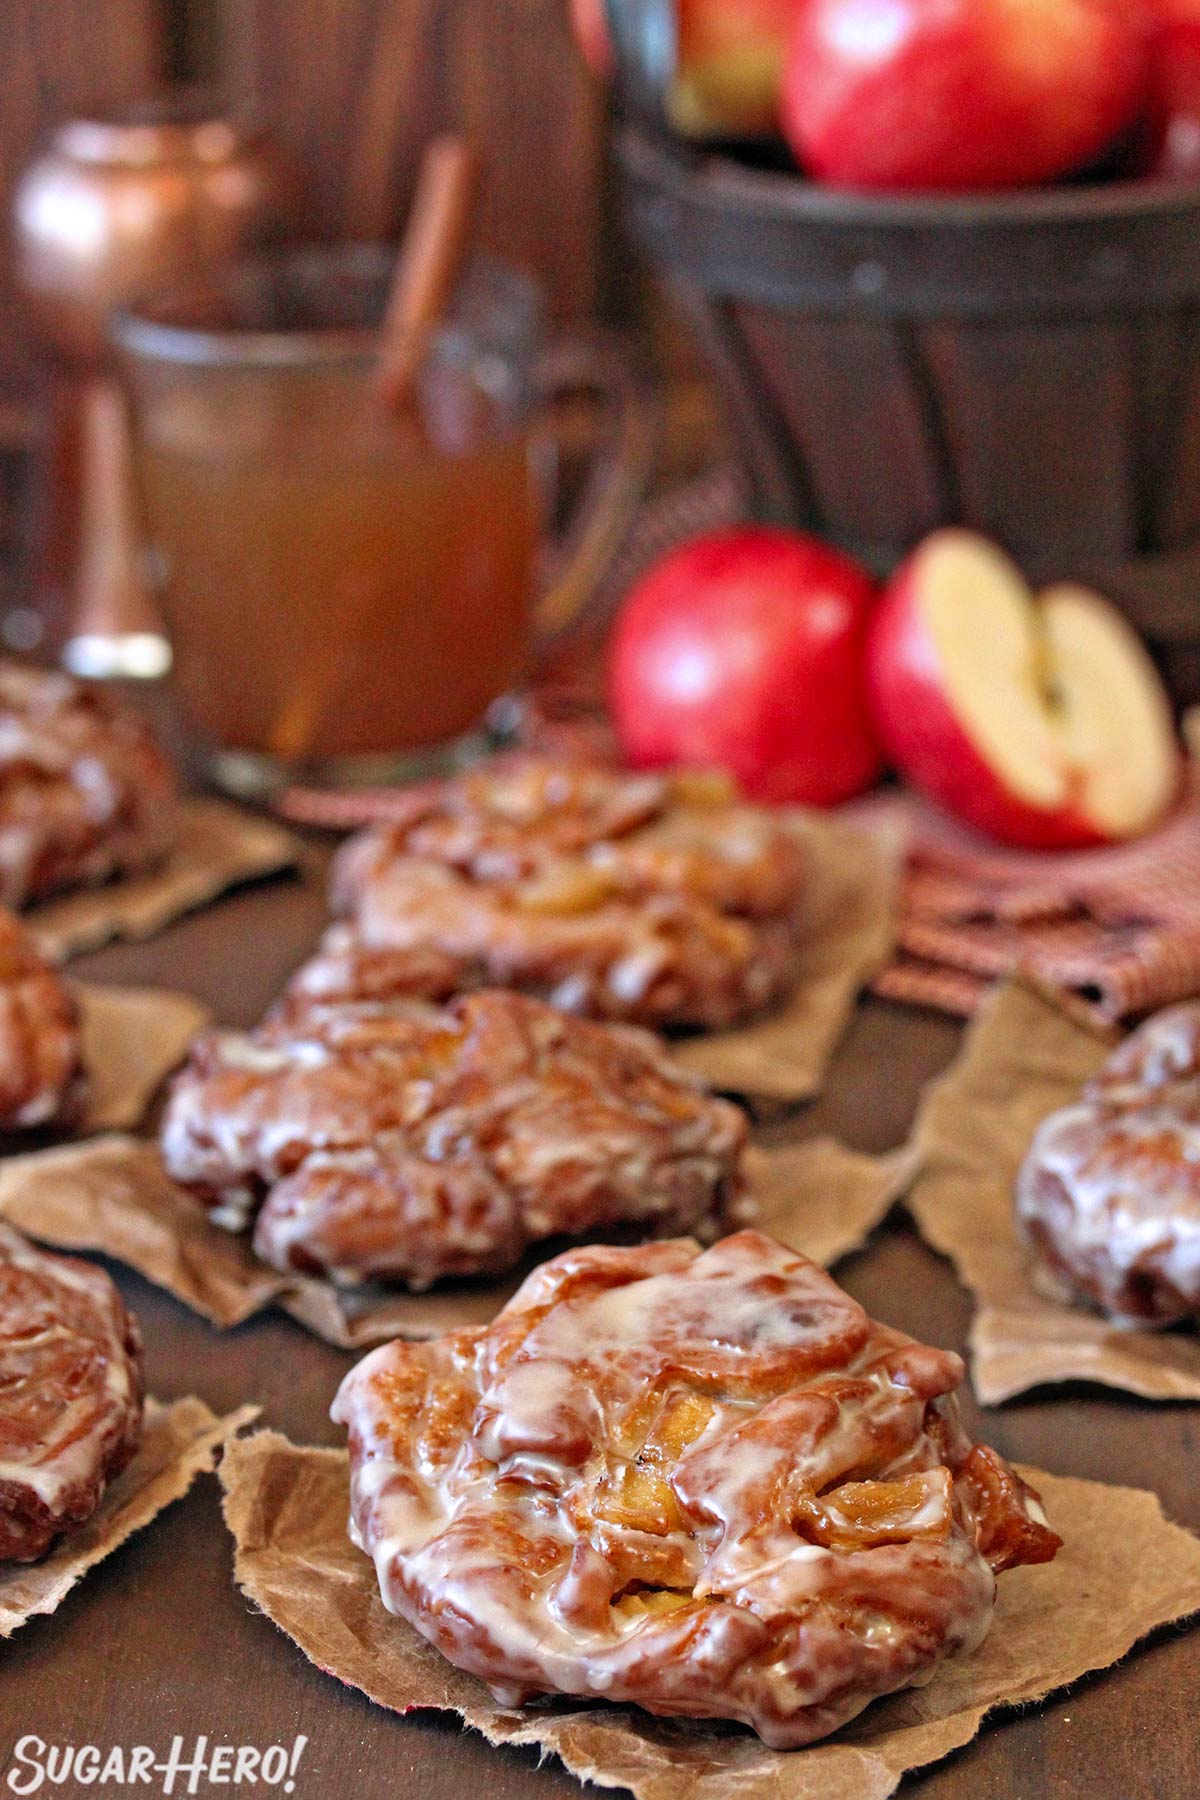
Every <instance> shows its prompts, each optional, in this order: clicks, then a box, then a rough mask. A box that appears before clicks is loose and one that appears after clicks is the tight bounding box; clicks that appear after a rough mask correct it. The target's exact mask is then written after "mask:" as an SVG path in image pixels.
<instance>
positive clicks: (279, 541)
mask: <svg viewBox="0 0 1200 1800" xmlns="http://www.w3.org/2000/svg"><path fill="white" fill-rule="evenodd" d="M381 424H382V428H383V430H384V431H385V432H389V431H390V432H391V434H392V435H394V439H395V441H394V443H393V444H390V445H387V446H386V447H384V448H382V449H381V452H380V454H379V455H376V456H372V455H370V454H366V453H364V454H363V455H362V456H361V457H359V458H352V457H351V456H350V455H348V454H347V453H346V451H347V448H348V446H346V445H345V440H344V437H343V442H342V444H341V445H339V444H338V442H337V440H336V439H335V440H334V441H333V442H332V443H330V442H329V441H324V442H323V441H322V440H321V439H320V438H313V439H309V440H308V441H306V442H303V443H301V444H299V445H298V446H297V447H296V450H295V452H294V453H293V454H292V455H290V456H288V457H286V458H285V457H274V456H270V455H262V456H251V457H247V458H245V459H238V458H236V457H233V456H230V455H205V454H204V452H203V448H202V447H191V448H190V447H189V446H188V445H187V444H186V442H185V443H177V444H172V443H171V442H170V441H169V439H164V438H161V437H157V436H156V437H155V438H154V439H152V440H151V441H150V442H149V443H147V444H146V445H145V446H144V448H143V451H142V457H141V477H142V484H143V491H144V495H145V503H146V509H147V512H148V515H149V517H150V519H151V521H152V524H153V527H154V529H155V533H156V542H157V545H158V547H159V551H160V554H161V556H162V558H163V576H164V580H163V606H164V611H165V613H166V617H167V623H168V629H169V631H170V634H171V640H172V644H173V649H174V659H175V660H174V671H173V673H174V680H175V683H176V688H177V692H178V695H179V699H180V703H181V705H182V707H183V709H184V711H185V713H186V715H187V717H188V719H189V721H190V722H191V723H192V725H193V726H195V727H196V728H198V729H199V730H200V731H201V732H202V733H203V734H204V736H205V737H207V738H209V739H211V740H213V741H215V742H217V743H221V744H225V745H228V746H230V747H231V748H237V749H240V750H244V751H252V752H258V753H261V754H263V755H266V756H270V757H274V758H280V759H283V760H285V761H290V760H293V759H299V760H306V759H309V758H314V757H322V758H323V757H338V758H341V757H358V756H378V755H381V754H383V753H386V752H388V751H392V750H410V749H411V750H417V749H424V748H425V747H427V746H429V745H434V744H442V743H445V742H446V741H447V740H449V739H452V738H456V737H458V736H459V735H460V734H461V733H463V732H466V731H469V730H470V729H471V727H472V726H474V725H477V724H478V723H479V721H480V720H481V719H482V717H483V715H484V714H485V712H486V711H487V708H488V706H489V705H490V704H491V702H492V701H493V700H495V699H496V697H497V695H499V694H502V693H504V692H505V691H506V690H507V689H508V688H510V687H512V686H513V685H514V683H516V682H517V681H519V679H520V678H521V676H522V674H523V673H524V669H525V665H526V659H527V654H528V648H529V637H530V629H531V598H532V594H533V588H534V556H535V552H536V548H537V541H538V527H539V506H538V501H537V496H536V494H535V487H534V481H533V474H532V468H531V449H530V443H529V439H528V437H527V435H525V434H524V433H521V434H518V435H515V436H501V437H500V438H499V439H498V440H497V441H495V442H492V443H482V444H480V445H478V446H477V447H475V448H472V449H468V450H463V451H461V452H457V453H454V454H444V453H441V452H439V451H438V449H437V448H436V447H435V446H434V445H432V444H430V443H429V441H428V440H427V439H425V438H424V437H423V436H422V434H421V433H420V432H419V431H418V430H417V429H415V428H414V427H413V426H412V425H406V424H405V423H404V422H403V421H400V422H398V423H397V424H396V425H395V426H394V427H393V426H391V424H390V421H387V420H384V421H382V422H381ZM231 659H236V662H237V665H238V675H237V678H236V679H231V678H230V662H231Z"/></svg>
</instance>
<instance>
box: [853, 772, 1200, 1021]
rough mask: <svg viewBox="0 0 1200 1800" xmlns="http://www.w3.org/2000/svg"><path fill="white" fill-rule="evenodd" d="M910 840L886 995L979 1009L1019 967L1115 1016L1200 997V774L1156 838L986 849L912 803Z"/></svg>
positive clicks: (872, 807) (892, 808)
mask: <svg viewBox="0 0 1200 1800" xmlns="http://www.w3.org/2000/svg"><path fill="white" fill-rule="evenodd" d="M861 811H862V813H863V815H864V816H865V817H867V818H868V819H869V818H871V817H876V818H883V817H887V818H889V819H891V820H892V821H893V822H894V818H895V815H896V814H897V812H898V813H899V814H900V815H901V817H902V818H903V820H904V822H905V824H906V825H907V828H908V830H909V833H910V849H909V860H908V872H907V876H906V879H905V884H904V889H903V896H902V900H901V913H900V921H899V927H898V933H897V946H898V948H897V955H896V958H895V960H894V962H893V963H892V964H891V965H890V966H889V967H888V968H886V969H884V970H883V971H882V973H881V974H880V975H879V976H878V977H877V978H876V981H875V991H876V992H877V993H880V994H884V995H886V996H888V997H889V998H890V999H895V1000H905V1001H909V1002H910V1003H913V1004H916V1005H922V1006H932V1007H937V1008H938V1009H940V1010H942V1011H945V1012H954V1013H961V1014H969V1013H971V1012H973V1011H974V1010H975V1008H976V1006H977V1005H978V1003H979V1001H980V1000H981V999H982V997H983V995H984V994H985V993H986V992H987V990H988V988H989V987H990V986H991V984H992V982H993V981H994V980H995V979H996V978H997V977H998V976H1000V975H1004V974H1007V973H1009V972H1010V971H1011V970H1013V969H1016V968H1023V969H1027V970H1028V971H1030V973H1032V974H1034V975H1036V976H1038V977H1039V978H1040V979H1041V980H1043V981H1048V982H1052V983H1054V984H1055V985H1057V986H1059V987H1064V988H1069V989H1071V990H1072V991H1073V992H1075V993H1076V994H1078V995H1079V996H1080V998H1082V999H1083V1000H1085V1001H1087V1002H1088V1003H1089V1004H1090V1005H1091V1006H1092V1007H1094V1009H1095V1010H1096V1011H1097V1012H1098V1013H1099V1014H1100V1015H1102V1016H1103V1017H1104V1018H1106V1019H1122V1018H1125V1017H1128V1016H1129V1015H1132V1014H1138V1013H1143V1012H1149V1011H1152V1010H1153V1009H1154V1008H1156V1007H1160V1006H1167V1005H1170V1004H1171V1003H1172V1002H1173V1001H1176V1000H1182V999H1186V998H1188V997H1189V996H1191V995H1194V994H1197V993H1200V778H1198V777H1197V776H1196V775H1195V774H1193V776H1192V778H1191V781H1190V784H1189V788H1188V792H1187V793H1186V795H1185V796H1184V798H1183V799H1182V801H1181V803H1180V805H1179V807H1178V808H1177V809H1176V811H1175V812H1174V813H1173V814H1172V816H1171V817H1170V818H1169V819H1168V820H1167V821H1166V822H1165V823H1164V824H1163V825H1162V826H1160V827H1159V829H1158V830H1156V831H1153V832H1151V833H1150V834H1149V836H1147V837H1144V838H1139V839H1138V840H1137V841H1136V842H1135V843H1132V844H1121V845H1117V846H1115V847H1113V848H1111V849H1105V850H1087V851H1073V852H1070V853H1063V854H1049V853H1047V852H1045V851H1041V852H1036V853H1034V852H1028V851H1020V850H1008V849H1004V848H1000V847H995V846H992V845H989V844H985V843H982V842H981V841H980V840H979V839H978V838H975V837H973V836H971V835H970V834H969V833H968V832H966V831H964V830H962V829H961V828H960V827H959V826H957V825H955V824H954V823H953V822H952V821H951V820H948V819H946V818H945V817H944V816H942V815H940V814H938V813H935V812H934V811H933V810H932V809H931V808H929V807H926V806H925V805H924V804H923V803H922V802H920V801H918V800H914V799H913V798H911V797H910V796H908V795H900V794H896V795H884V796H880V797H879V798H878V799H875V800H872V801H870V802H868V803H867V805H866V806H865V807H864V808H862V809H861Z"/></svg>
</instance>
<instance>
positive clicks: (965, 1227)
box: [907, 980, 1200, 1406]
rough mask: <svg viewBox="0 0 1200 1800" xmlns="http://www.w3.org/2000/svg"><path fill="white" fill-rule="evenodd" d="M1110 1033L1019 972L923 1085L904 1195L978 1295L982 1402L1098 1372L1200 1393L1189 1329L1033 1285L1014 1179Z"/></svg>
mask: <svg viewBox="0 0 1200 1800" xmlns="http://www.w3.org/2000/svg"><path fill="white" fill-rule="evenodd" d="M1114 1041H1115V1040H1114V1037H1113V1035H1112V1034H1111V1033H1109V1032H1108V1031H1107V1030H1105V1029H1104V1028H1103V1027H1101V1026H1099V1025H1097V1024H1095V1023H1094V1022H1093V1021H1092V1020H1091V1019H1090V1017H1089V1016H1088V1015H1087V1014H1085V1013H1084V1012H1083V1010H1082V1009H1081V1008H1080V1007H1078V1006H1076V1005H1074V1004H1073V1003H1072V1002H1071V1001H1070V1000H1069V999H1068V998H1067V997H1066V996H1064V995H1058V994H1055V993H1053V992H1051V991H1049V990H1046V989H1043V988H1040V987H1038V986H1037V985H1035V984H1033V983H1032V982H1029V981H1025V980H1014V981H1010V982H1008V983H1006V984H1005V985H1003V986H1002V987H1000V988H998V989H997V990H996V991H995V993H994V994H993V995H991V996H990V998H989V999H988V1000H987V1001H986V1002H985V1003H984V1006H983V1008H982V1010H981V1011H980V1012H979V1014H978V1015H977V1017H976V1019H975V1021H974V1023H973V1024H972V1026H971V1027H970V1029H969V1030H968V1032H967V1035H966V1038H965V1040H964V1044H963V1048H962V1051H961V1053H960V1054H959V1057H958V1059H957V1061H956V1062H954V1063H953V1064H952V1065H951V1067H950V1069H949V1070H948V1071H947V1073H946V1074H945V1075H943V1076H940V1077H939V1078H938V1079H937V1080H936V1081H935V1082H934V1083H933V1084H932V1085H931V1086H930V1088H929V1089H928V1090H927V1092H926V1094H925V1097H924V1099H923V1101H922V1103H921V1108H920V1112H919V1114H918V1120H917V1126H916V1131H915V1135H914V1140H913V1153H914V1159H915V1168H916V1173H915V1176H914V1179H913V1183H912V1186H911V1188H910V1189H909V1192H908V1195H907V1204H908V1207H909V1210H910V1211H911V1213H912V1215H913V1217H914V1219H915V1220H916V1223H917V1226H918V1228H919V1230H920V1232H921V1235H922V1236H923V1237H924V1238H925V1239H926V1241H927V1242H928V1243H929V1244H931V1245H932V1246H933V1248H934V1249H935V1250H940V1251H941V1252H942V1254H943V1255H944V1256H948V1257H949V1258H950V1260H951V1261H952V1262H953V1264H954V1266H955V1269H956V1270H957V1271H958V1275H959V1278H960V1279H961V1280H962V1281H963V1283H964V1284H965V1285H966V1286H967V1287H969V1288H970V1289H971V1290H972V1291H973V1293H974V1295H975V1298H976V1300H977V1302H978V1311H977V1312H976V1315H975V1320H974V1324H973V1325H972V1328H971V1337H970V1343H971V1351H972V1358H973V1360H972V1376H973V1380H974V1384H975V1391H976V1393H977V1394H978V1396H979V1398H980V1400H981V1401H982V1402H983V1403H984V1405H985V1406H994V1405H997V1404H998V1403H999V1402H1000V1401H1002V1400H1008V1399H1011V1397H1012V1396H1013V1395H1014V1394H1020V1393H1024V1392H1025V1390H1026V1389H1028V1388H1032V1387H1037V1386H1039V1385H1040V1384H1042V1383H1044V1382H1054V1381H1071V1380H1076V1381H1096V1382H1101V1383H1103V1384H1104V1385H1105V1386H1106V1387H1114V1388H1122V1389H1124V1390H1125V1391H1126V1392H1128V1393H1131V1394H1140V1395H1141V1396H1142V1398H1143V1399H1146V1400H1200V1337H1198V1336H1197V1334H1196V1333H1195V1332H1194V1331H1167V1332H1151V1331H1120V1330H1118V1329H1116V1327H1114V1326H1113V1325H1111V1324H1110V1323H1109V1322H1108V1321H1107V1320H1106V1319H1104V1318H1103V1317H1102V1316H1101V1314H1099V1313H1097V1312H1092V1311H1090V1310H1089V1309H1088V1308H1086V1307H1083V1306H1075V1305H1072V1304H1071V1303H1070V1302H1069V1301H1066V1300H1060V1299H1055V1298H1052V1297H1050V1296H1049V1295H1048V1294H1047V1293H1044V1292H1041V1291H1039V1288H1038V1286H1037V1285H1036V1283H1035V1279H1034V1274H1033V1263H1032V1259H1031V1257H1030V1254H1029V1252H1028V1251H1027V1250H1026V1248H1025V1246H1024V1245H1023V1244H1022V1243H1021V1241H1020V1239H1019V1237H1018V1236H1017V1230H1016V1224H1015V1219H1014V1213H1013V1185H1014V1182H1015V1180H1016V1176H1017V1171H1018V1169H1019V1167H1020V1164H1021V1161H1022V1159H1023V1157H1024V1155H1025V1152H1026V1150H1027V1149H1028V1147H1029V1143H1030V1140H1031V1138H1032V1137H1033V1134H1034V1131H1035V1130H1036V1128H1037V1126H1038V1125H1039V1124H1040V1123H1041V1121H1042V1120H1043V1119H1044V1118H1045V1117H1046V1115H1047V1114H1048V1113H1051V1112H1055V1111H1057V1110H1058V1108H1059V1107H1062V1106H1067V1105H1069V1104H1070V1103H1071V1102H1073V1101H1074V1100H1075V1099H1076V1098H1077V1097H1078V1094H1079V1090H1080V1088H1081V1087H1082V1086H1083V1084H1084V1082H1085V1081H1087V1080H1088V1079H1089V1078H1090V1077H1091V1076H1092V1075H1094V1074H1095V1073H1096V1071H1097V1070H1098V1069H1099V1067H1100V1065H1101V1063H1102V1062H1103V1061H1104V1059H1105V1057H1106V1056H1107V1055H1108V1054H1109V1052H1110V1050H1111V1049H1112V1046H1113V1043H1114Z"/></svg>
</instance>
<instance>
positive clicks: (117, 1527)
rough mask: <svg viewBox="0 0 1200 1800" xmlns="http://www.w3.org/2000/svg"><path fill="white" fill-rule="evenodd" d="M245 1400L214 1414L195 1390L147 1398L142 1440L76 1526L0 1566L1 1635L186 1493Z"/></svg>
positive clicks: (245, 1419)
mask: <svg viewBox="0 0 1200 1800" xmlns="http://www.w3.org/2000/svg"><path fill="white" fill-rule="evenodd" d="M258 1410H259V1409H258V1408H257V1407H256V1406H243V1407H241V1408H240V1409H239V1411H237V1412H235V1413H229V1414H227V1415H226V1417H225V1418H223V1419H219V1418H217V1416H216V1414H215V1413H212V1412H210V1411H209V1409H208V1407H207V1406H205V1404H204V1402H203V1400H197V1399H195V1398H194V1397H192V1396H190V1395H189V1397H188V1398H187V1399H186V1400H176V1401H175V1402H174V1403H173V1404H172V1405H170V1406H164V1405H163V1404H162V1403H161V1402H160V1401H158V1400H154V1399H149V1400H147V1401H146V1423H145V1431H144V1435H143V1438H142V1442H141V1446H140V1448H139V1449H138V1453H137V1455H136V1456H135V1457H134V1459H133V1461H132V1462H131V1463H130V1465H129V1467H128V1468H127V1469H124V1470H123V1471H122V1472H121V1474H120V1475H119V1476H118V1477H117V1479H116V1481H114V1482H113V1484H112V1486H111V1487H110V1488H109V1489H108V1491H107V1492H106V1493H105V1495H104V1498H103V1500H102V1501H101V1502H100V1505H99V1506H98V1507H97V1508H96V1511H95V1512H94V1513H93V1515H92V1517H91V1518H90V1519H89V1520H88V1522H87V1524H86V1525H84V1526H83V1527H82V1528H81V1529H80V1530H79V1531H76V1532H72V1533H71V1534H70V1535H69V1536H68V1537H65V1538H63V1539H62V1540H61V1541H60V1542H59V1543H58V1544H57V1545H56V1547H55V1548H54V1549H52V1550H51V1551H50V1553H49V1555H48V1556H45V1557H43V1559H42V1560H41V1562H37V1563H30V1564H21V1563H9V1564H5V1565H2V1566H0V1638H6V1637H11V1636H12V1634H13V1632H14V1631H15V1630H16V1629H17V1627H18V1626H19V1625H23V1624H24V1623H25V1621H26V1620H27V1619H32V1618H33V1617H34V1616H35V1615H36V1614H37V1613H51V1612H54V1611H55V1610H56V1608H57V1607H58V1606H59V1605H60V1604H61V1603H62V1601H63V1600H64V1599H65V1598H66V1596H67V1594H68V1593H70V1591H71V1589H72V1588H73V1587H74V1586H75V1583H76V1582H77V1581H78V1580H79V1579H80V1577H81V1576H83V1575H86V1573H87V1571H88V1570H89V1569H90V1568H92V1566H93V1565H94V1564H95V1563H98V1562H102V1561H103V1560H104V1558H105V1557H106V1556H109V1555H111V1553H112V1552H113V1551H114V1550H115V1549H117V1547H118V1546H119V1545H120V1544H123V1543H124V1542H125V1540H126V1538H129V1537H132V1536H133V1534H134V1532H135V1531H140V1530H141V1529H142V1526H143V1525H148V1524H149V1523H150V1521H151V1519H153V1518H154V1517H155V1516H156V1514H158V1513H160V1512H162V1511H163V1509H164V1507H167V1506H169V1505H170V1504H171V1502H172V1500H178V1499H180V1498H181V1497H182V1496H183V1495H184V1494H186V1493H187V1491H188V1489H189V1488H190V1487H191V1485H192V1482H193V1481H194V1480H195V1479H196V1476H197V1475H199V1474H201V1473H202V1472H204V1471H206V1470H209V1469H211V1468H212V1467H213V1466H214V1464H215V1462H216V1459H217V1453H218V1451H219V1450H220V1448H221V1446H222V1445H223V1444H226V1443H228V1441H229V1440H230V1438H232V1437H233V1435H234V1433H235V1432H238V1431H240V1430H241V1428H242V1426H243V1425H249V1424H250V1423H251V1421H252V1420H254V1419H255V1418H257V1416H258Z"/></svg>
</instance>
